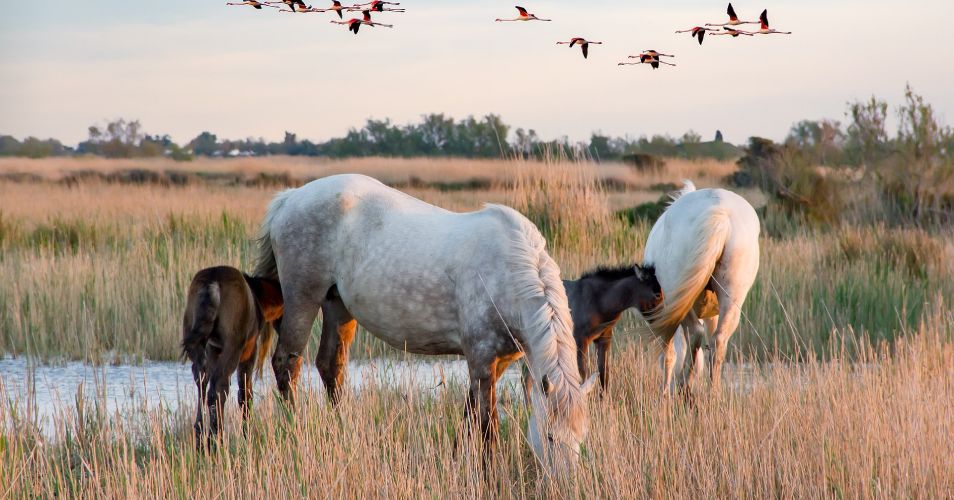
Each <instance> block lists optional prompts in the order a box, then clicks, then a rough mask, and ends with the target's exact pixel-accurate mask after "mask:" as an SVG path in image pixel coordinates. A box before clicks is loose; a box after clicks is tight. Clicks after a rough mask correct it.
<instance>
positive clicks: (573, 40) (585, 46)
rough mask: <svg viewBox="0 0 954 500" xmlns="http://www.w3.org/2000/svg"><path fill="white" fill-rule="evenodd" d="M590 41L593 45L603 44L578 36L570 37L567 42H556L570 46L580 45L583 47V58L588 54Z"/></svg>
mask: <svg viewBox="0 0 954 500" xmlns="http://www.w3.org/2000/svg"><path fill="white" fill-rule="evenodd" d="M591 43H592V44H594V45H603V42H591V41H589V40H586V39H584V38H580V37H575V38H571V39H570V41H569V42H557V45H569V46H570V47H572V46H574V45H579V46H580V47H582V48H583V59H586V58H587V56H589V54H590V44H591Z"/></svg>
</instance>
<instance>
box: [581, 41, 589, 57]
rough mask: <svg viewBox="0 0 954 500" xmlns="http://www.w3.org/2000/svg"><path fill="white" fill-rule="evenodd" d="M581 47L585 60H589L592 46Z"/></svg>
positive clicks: (583, 45) (586, 44)
mask: <svg viewBox="0 0 954 500" xmlns="http://www.w3.org/2000/svg"><path fill="white" fill-rule="evenodd" d="M580 46H581V47H583V59H586V58H588V57H589V55H590V44H588V43H583V44H580Z"/></svg>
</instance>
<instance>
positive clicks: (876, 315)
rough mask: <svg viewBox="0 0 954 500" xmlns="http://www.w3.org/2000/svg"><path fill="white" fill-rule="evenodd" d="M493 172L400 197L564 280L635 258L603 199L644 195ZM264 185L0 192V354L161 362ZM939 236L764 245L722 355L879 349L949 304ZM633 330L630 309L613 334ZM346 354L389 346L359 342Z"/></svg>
mask: <svg viewBox="0 0 954 500" xmlns="http://www.w3.org/2000/svg"><path fill="white" fill-rule="evenodd" d="M498 163H500V164H504V162H498ZM468 164H469V163H468V162H465V164H464V166H460V167H458V168H460V169H466V168H469V167H467V165H468ZM506 165H509V169H510V172H509V173H508V175H509V179H510V181H509V183H508V185H507V186H499V187H496V188H494V189H490V190H477V191H473V190H470V191H468V190H458V191H440V190H434V189H426V188H406V190H407V191H408V192H410V193H411V194H412V195H414V196H418V197H420V198H422V199H424V200H426V201H429V202H432V203H435V204H437V205H440V206H443V207H445V208H448V209H451V210H460V211H465V210H476V209H479V208H480V207H481V205H482V204H483V203H485V202H497V203H505V204H508V205H511V206H514V207H515V208H517V209H518V210H520V211H521V212H523V213H524V214H526V215H527V216H528V217H529V218H530V219H531V220H532V221H533V222H534V223H535V224H537V226H538V227H539V228H540V229H541V231H542V232H543V233H544V234H545V235H546V236H547V238H548V241H549V249H550V252H551V253H552V254H553V255H554V257H555V259H556V260H557V262H558V263H559V264H560V266H561V268H562V270H563V274H564V276H565V277H568V278H572V277H575V276H577V275H578V274H579V273H580V272H582V271H584V270H586V269H589V268H592V267H593V266H595V265H600V264H603V265H606V264H625V263H633V262H636V261H639V260H640V259H641V257H642V245H643V242H644V241H645V239H646V235H647V233H648V231H649V225H648V224H647V223H637V224H636V225H635V226H630V225H629V224H627V223H625V222H623V221H622V220H620V219H618V218H617V217H616V216H615V215H614V212H615V210H617V209H618V208H619V207H617V206H614V204H615V203H620V204H630V205H631V204H634V203H636V202H637V201H638V200H640V199H642V198H644V197H650V198H652V199H656V198H658V197H659V194H660V193H659V192H648V191H626V192H624V193H611V192H608V191H607V190H606V189H607V188H606V186H605V184H603V183H601V182H599V179H600V175H601V174H600V170H599V169H598V168H594V166H593V165H592V164H590V163H587V162H574V161H568V160H566V161H553V162H550V163H537V162H522V161H511V162H509V163H506ZM398 167H401V168H405V167H404V164H403V163H402V164H400V165H396V166H395V168H394V169H395V170H397V169H398ZM102 168H107V167H102ZM276 168H277V167H276ZM643 181H644V182H649V181H648V180H647V179H644V180H643ZM274 191H275V189H271V188H260V187H244V186H231V187H230V186H216V185H203V184H194V185H186V186H184V187H164V186H159V185H117V184H103V183H99V182H91V183H79V184H73V185H68V186H67V185H61V184H51V183H25V184H16V183H10V182H0V275H2V276H3V277H4V279H2V280H0V305H2V307H0V352H4V353H8V354H17V355H19V354H29V355H36V356H40V357H43V358H46V359H55V358H59V357H66V358H70V359H85V360H91V361H110V360H121V359H128V358H132V359H138V358H143V357H145V358H149V359H158V360H162V359H175V357H176V355H177V349H176V345H177V342H178V338H179V335H180V332H179V328H180V327H179V318H180V314H181V311H182V307H183V303H182V301H183V295H184V290H185V287H186V286H187V284H188V280H189V279H190V278H191V276H192V274H193V273H194V272H195V271H196V270H198V269H200V268H202V267H206V266H210V265H217V264H229V265H233V266H237V267H240V268H243V269H247V268H249V267H250V264H251V260H252V258H253V255H252V253H251V252H252V248H251V246H250V240H251V238H253V237H254V235H255V232H256V229H257V227H258V223H259V221H260V219H261V217H262V215H263V213H264V209H265V206H266V204H267V202H268V200H269V199H270V197H271V196H272V194H273V193H274ZM614 196H616V198H615V199H614ZM751 198H755V197H753V196H750V199H751ZM623 200H629V201H623ZM952 241H954V238H952V237H951V234H950V233H942V234H930V233H927V232H925V231H923V230H919V229H909V230H889V229H886V228H884V227H858V228H852V227H848V228H844V229H839V230H837V231H829V232H822V231H817V230H814V229H802V230H797V231H790V232H788V234H787V235H786V236H785V237H781V238H773V237H769V236H767V235H766V236H765V237H763V238H762V242H761V245H762V256H761V262H762V265H761V270H760V273H759V278H758V280H756V284H755V287H754V288H753V290H752V292H751V294H750V296H749V298H748V300H747V303H746V306H745V308H744V310H743V312H744V316H743V323H742V326H741V327H740V329H739V332H738V333H737V334H736V337H735V338H734V339H733V341H732V343H731V345H732V346H733V349H735V350H736V352H741V353H744V354H747V355H748V354H756V355H758V356H759V357H760V358H763V359H769V358H772V357H773V356H775V355H776V354H777V353H782V354H783V355H784V356H785V357H786V358H789V359H799V358H800V357H802V356H804V355H806V354H807V353H820V352H823V351H824V349H825V348H826V347H827V345H828V344H829V343H830V342H831V341H832V340H833V339H835V338H836V337H839V336H846V335H847V336H848V337H850V339H852V340H854V341H857V342H861V341H889V342H890V341H893V340H894V339H895V338H896V337H898V336H899V335H903V333H904V332H905V331H906V330H908V329H911V328H913V327H915V326H916V325H917V324H918V322H919V321H920V320H921V318H922V316H923V313H924V310H925V308H926V306H928V305H930V304H932V303H935V302H937V301H941V300H944V301H946V302H947V303H950V302H951V300H952V298H954V280H952V279H951V278H952V276H954V270H952V268H951V265H952V262H954V247H952ZM639 323H640V320H639V319H638V318H636V317H635V315H629V316H627V317H626V319H625V320H624V323H623V326H624V327H625V328H632V327H634V326H636V325H638V324H639ZM633 337H634V336H633V335H619V336H617V339H618V340H617V341H618V342H626V341H628V340H627V339H631V338H633ZM356 351H357V352H358V353H365V354H367V353H370V354H372V355H380V354H386V353H391V352H393V351H391V350H390V349H388V348H386V347H383V346H382V345H380V344H379V343H377V342H376V341H374V340H371V339H369V338H368V336H367V335H365V334H363V333H362V334H361V335H360V336H359V341H358V345H357V346H356Z"/></svg>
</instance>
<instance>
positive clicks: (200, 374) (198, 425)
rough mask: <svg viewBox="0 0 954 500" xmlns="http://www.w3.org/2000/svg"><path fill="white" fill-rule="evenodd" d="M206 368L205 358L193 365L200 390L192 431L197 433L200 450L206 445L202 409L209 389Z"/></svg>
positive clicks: (197, 443)
mask: <svg viewBox="0 0 954 500" xmlns="http://www.w3.org/2000/svg"><path fill="white" fill-rule="evenodd" d="M205 367H206V360H205V359H204V358H203V360H202V361H200V362H199V363H195V362H193V363H192V378H193V379H194V380H195V387H196V389H198V393H199V400H198V402H197V403H196V407H195V424H193V426H192V429H193V431H194V432H195V445H196V446H197V447H199V448H201V447H202V445H203V444H204V441H203V438H204V437H205V426H204V423H203V422H202V407H203V406H204V403H205V391H206V390H207V389H208V387H209V374H208V372H207V370H206V369H205Z"/></svg>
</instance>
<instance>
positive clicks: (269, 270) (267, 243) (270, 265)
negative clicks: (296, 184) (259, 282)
mask: <svg viewBox="0 0 954 500" xmlns="http://www.w3.org/2000/svg"><path fill="white" fill-rule="evenodd" d="M293 191H294V189H287V190H285V191H282V192H281V193H278V194H277V195H275V197H274V198H272V201H271V203H269V204H268V210H267V211H266V212H265V219H264V220H262V227H261V229H260V231H259V236H258V256H257V257H256V259H255V271H254V272H253V273H252V275H253V276H255V277H256V278H269V279H275V280H277V279H278V262H277V261H276V260H275V250H274V248H272V230H271V226H272V222H273V221H274V220H275V217H276V216H277V215H278V213H279V212H281V210H282V207H284V206H285V201H286V200H287V199H288V195H290V194H291V193H292V192H293Z"/></svg>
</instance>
